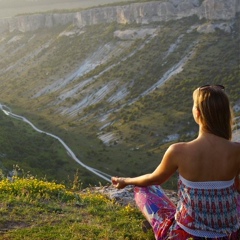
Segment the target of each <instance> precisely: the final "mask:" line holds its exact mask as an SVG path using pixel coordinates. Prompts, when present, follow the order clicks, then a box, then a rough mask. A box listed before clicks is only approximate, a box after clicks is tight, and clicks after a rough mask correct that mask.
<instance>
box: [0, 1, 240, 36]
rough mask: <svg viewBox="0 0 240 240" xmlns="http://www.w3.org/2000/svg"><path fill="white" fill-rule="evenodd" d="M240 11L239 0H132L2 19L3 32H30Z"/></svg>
mask: <svg viewBox="0 0 240 240" xmlns="http://www.w3.org/2000/svg"><path fill="white" fill-rule="evenodd" d="M239 11H240V0H166V1H165V2H162V1H159V2H158V1H154V2H146V3H132V4H129V5H123V6H113V7H101V8H93V9H89V10H84V11H81V12H77V13H62V14H33V15H23V16H18V17H14V18H9V19H2V20H0V33H3V32H5V31H10V32H12V31H14V30H17V31H20V32H28V31H35V30H38V29H40V28H52V27H54V26H57V25H67V24H74V25H75V26H78V27H83V26H86V25H93V24H99V23H111V22H118V23H121V24H128V23H139V24H147V23H150V22H160V21H168V20H177V19H180V18H183V17H189V16H192V15H197V16H198V17H199V18H200V19H202V18H206V19H209V20H230V19H233V18H234V17H235V16H236V14H237V12H239Z"/></svg>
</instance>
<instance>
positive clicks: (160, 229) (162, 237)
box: [134, 186, 240, 240]
mask: <svg viewBox="0 0 240 240" xmlns="http://www.w3.org/2000/svg"><path fill="white" fill-rule="evenodd" d="M134 197H135V201H136V204H137V206H138V208H139V209H140V210H141V212H142V213H143V215H144V216H145V218H146V219H147V221H148V222H149V224H150V225H151V227H152V229H153V232H154V235H155V238H156V240H166V239H169V240H170V239H171V240H187V239H189V240H190V239H191V240H200V239H204V240H205V239H207V238H200V237H196V236H193V235H191V234H189V233H187V232H185V231H184V230H183V229H181V228H180V227H179V226H178V225H177V223H176V221H175V220H174V215H175V212H176V206H175V204H174V203H173V202H172V201H171V200H170V199H169V198H168V197H167V196H166V194H165V193H164V191H163V189H162V188H161V187H160V186H149V187H135V188H134ZM238 200H239V201H238V202H239V203H240V197H239V199H238ZM238 212H239V214H240V204H239V205H238ZM239 239H240V231H239V232H236V233H233V234H232V235H231V236H228V237H223V238H215V239H214V240H239ZM211 240H213V239H212V238H211Z"/></svg>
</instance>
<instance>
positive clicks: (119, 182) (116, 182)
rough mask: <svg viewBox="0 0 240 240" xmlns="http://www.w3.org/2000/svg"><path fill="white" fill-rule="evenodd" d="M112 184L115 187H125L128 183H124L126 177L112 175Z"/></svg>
mask: <svg viewBox="0 0 240 240" xmlns="http://www.w3.org/2000/svg"><path fill="white" fill-rule="evenodd" d="M112 185H113V186H114V187H115V188H117V189H122V188H125V187H126V186H127V185H128V184H127V183H126V178H122V177H112Z"/></svg>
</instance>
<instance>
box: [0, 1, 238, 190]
mask: <svg viewBox="0 0 240 240" xmlns="http://www.w3.org/2000/svg"><path fill="white" fill-rule="evenodd" d="M222 2H223V1H222ZM142 4H143V3H142ZM151 4H153V3H151ZM194 4H195V2H194ZM123 6H124V5H123ZM131 6H132V8H133V6H136V7H137V6H138V5H131ZM141 6H145V5H141ZM146 6H149V5H146ZM196 6H197V7H196ZM196 6H195V8H197V9H201V7H202V5H201V1H198V4H197V5H196ZM127 8H128V7H127V6H126V7H121V9H127ZM107 9H108V10H106V9H102V8H99V10H94V11H93V10H91V11H89V12H88V11H87V12H84V14H85V15H84V14H83V13H82V15H81V16H83V15H84V16H86V19H85V20H82V21H83V22H89V24H86V25H81V26H80V25H79V22H71V21H70V20H68V21H69V22H68V21H67V22H64V24H62V25H61V24H58V25H56V26H54V27H52V28H48V27H46V28H39V29H35V30H33V29H31V26H30V25H29V24H28V22H27V21H26V19H25V18H24V19H25V20H24V21H22V20H21V21H20V18H19V19H17V20H16V21H19V22H18V24H16V25H14V26H20V27H21V28H19V29H17V28H15V29H14V30H12V31H4V32H2V33H1V35H0V54H1V59H0V87H1V95H0V102H1V103H2V104H6V105H7V106H9V107H10V108H11V109H12V110H13V112H14V113H16V114H18V115H21V116H24V117H26V118H27V119H29V120H30V121H31V122H32V123H33V124H34V125H36V126H37V127H38V128H39V129H42V130H43V131H45V132H50V133H52V134H54V135H56V136H59V138H61V139H63V141H64V142H66V144H67V145H68V146H69V147H70V148H71V149H72V150H73V152H74V153H75V154H76V156H77V157H79V159H81V160H82V162H83V163H84V164H86V165H88V166H90V167H91V168H94V169H98V170H100V171H102V172H106V173H108V174H109V175H118V176H120V175H123V176H129V175H130V176H135V175H138V174H143V173H146V172H148V171H152V170H153V169H154V168H155V167H156V166H157V165H158V163H159V162H160V161H161V157H162V155H163V153H164V152H165V150H166V149H167V147H168V146H169V145H170V144H171V143H173V142H176V141H188V140H190V139H192V138H194V137H195V136H196V134H197V126H196V124H195V123H194V121H193V119H192V116H191V108H192V91H193V90H194V89H195V88H197V87H198V86H200V85H203V84H205V83H212V84H223V85H224V86H225V87H226V89H227V92H228V94H229V96H230V99H231V102H232V105H233V106H234V107H235V115H236V116H239V115H240V113H239V110H237V109H239V105H240V104H239V93H240V82H239V76H240V73H239V52H240V51H239V26H240V19H239V14H236V16H235V17H234V18H232V19H221V18H219V19H217V20H216V19H206V18H199V16H198V15H196V14H192V15H191V16H184V17H182V18H178V19H176V17H175V16H173V17H172V19H168V20H167V21H159V19H157V18H156V19H157V20H156V21H152V20H151V21H150V20H149V21H146V19H153V18H152V16H151V17H149V16H147V15H144V16H145V17H144V18H143V19H142V20H141V21H140V20H139V22H134V20H132V22H129V23H124V24H123V23H120V22H114V21H110V22H104V21H102V22H97V23H94V19H95V17H94V16H95V15H93V13H95V14H96V13H97V11H99V12H101V11H102V13H104V14H105V13H107V12H108V11H110V9H114V8H107ZM143 9H144V8H143ZM146 9H147V8H145V10H146ZM111 11H112V10H111ZM134 11H135V10H134ZM90 13H91V14H90ZM125 13H126V12H125ZM58 14H59V13H58ZM88 14H89V15H88ZM178 14H179V13H176V16H177V17H178V16H179V15H178ZM181 14H182V12H181ZM220 15H221V16H222V15H223V14H220ZM49 16H50V15H48V14H46V16H45V15H44V16H42V15H41V16H40V17H41V18H39V19H47V17H49ZM51 16H52V15H51ZM65 16H66V15H65ZM99 16H100V13H99V15H96V18H97V17H99ZM163 16H165V15H163ZM32 17H34V15H33V16H32ZM42 17H44V18H42ZM62 17H63V16H62V15H61V17H59V18H58V21H59V22H60V19H62ZM68 17H69V19H71V18H70V15H69V16H68ZM147 17H148V18H147ZM213 18H215V17H213ZM21 19H22V18H21ZM32 19H33V18H32ZM56 19H57V18H56ZM56 19H55V20H56ZM65 19H66V18H65ZM99 19H102V18H100V17H99ZM122 19H128V18H127V17H126V16H125V18H122ZM129 19H130V18H129ZM137 19H138V18H137ZM35 20H36V19H35ZM35 20H34V21H35ZM39 21H40V20H39ZM143 21H145V23H143ZM20 23H21V24H20ZM53 23H54V21H53V22H52V24H53ZM93 23H94V24H93ZM24 24H25V25H24ZM21 29H25V31H22V30H21ZM27 29H28V30H27ZM20 30H21V31H20ZM12 124H13V125H16V126H19V124H20V123H15V122H14V121H13V123H12ZM6 125H7V124H6ZM16 139H17V136H16ZM2 141H4V139H2ZM1 151H2V152H1V154H3V155H2V156H4V150H1ZM63 155H65V154H63V153H61V154H60V156H59V157H58V158H61V156H63ZM49 156H50V155H49ZM46 158H47V157H46ZM49 158H51V156H50V157H49ZM63 158H64V160H63V161H64V162H65V163H64V164H63V165H62V167H63V168H64V170H65V169H66V172H68V171H69V175H71V176H73V174H74V173H73V172H74V170H73V169H78V168H79V166H77V165H76V164H75V163H73V161H72V160H71V159H70V158H69V157H67V156H64V157H63ZM7 159H8V158H7V157H5V159H4V157H3V158H2V160H1V162H2V164H3V165H4V164H5V166H7V167H8V168H9V164H8V165H6V163H7ZM31 161H33V160H31ZM31 161H30V162H31ZM39 161H43V160H39ZM45 161H46V163H45V164H47V162H48V161H49V162H50V159H49V160H48V159H46V160H45ZM11 163H15V164H16V163H17V164H18V165H20V166H21V165H23V166H24V168H28V166H29V165H31V166H33V167H32V168H31V171H34V164H36V163H34V164H33V163H29V162H28V163H26V162H24V160H23V162H21V161H20V160H19V159H15V160H14V159H12V161H11ZM58 163H59V166H58V167H59V168H61V161H60V162H59V161H58ZM67 168H68V169H67ZM79 171H80V172H79V174H80V177H81V178H82V181H83V182H84V183H85V184H86V185H87V184H96V183H98V182H99V179H98V178H97V177H93V176H92V175H91V174H90V173H88V172H87V171H85V170H84V169H81V168H80V170H79ZM52 172H53V171H52ZM66 172H65V173H64V174H66ZM175 177H176V176H174V177H173V180H172V181H170V182H169V183H168V185H167V186H166V187H168V188H175V187H176V182H175ZM57 178H59V176H58V177H57ZM60 178H61V177H60Z"/></svg>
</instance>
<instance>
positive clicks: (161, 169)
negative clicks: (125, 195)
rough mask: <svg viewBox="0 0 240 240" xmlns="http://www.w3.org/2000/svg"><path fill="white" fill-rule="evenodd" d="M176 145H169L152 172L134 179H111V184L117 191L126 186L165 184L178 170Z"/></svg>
mask: <svg viewBox="0 0 240 240" xmlns="http://www.w3.org/2000/svg"><path fill="white" fill-rule="evenodd" d="M178 148H179V147H178V145H177V144H174V145H171V146H170V147H169V148H168V150H167V151H166V153H165V154H164V156H163V159H162V161H161V163H160V164H159V166H158V167H157V168H156V169H155V171H154V172H152V173H149V174H145V175H142V176H139V177H134V178H123V177H112V184H113V186H114V187H116V188H118V189H122V188H124V187H126V186H127V185H135V186H142V187H144V186H149V185H160V184H162V183H164V182H166V181H167V180H168V179H169V178H170V177H171V176H172V174H173V173H175V172H176V170H177V169H178V156H179V154H178Z"/></svg>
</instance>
